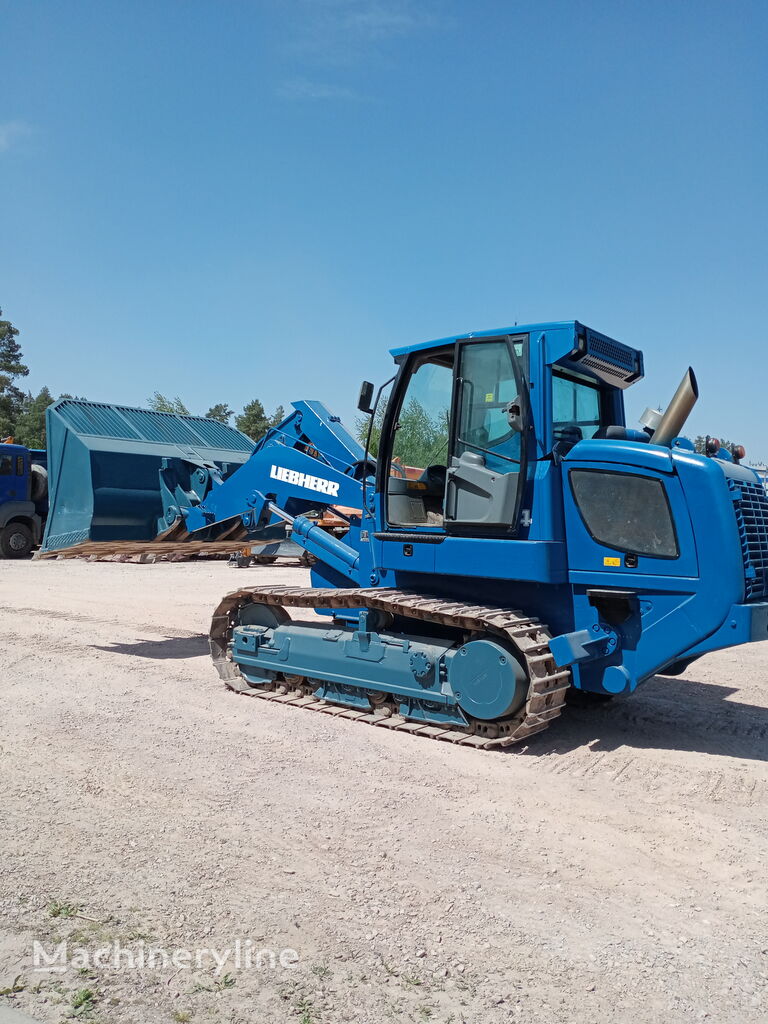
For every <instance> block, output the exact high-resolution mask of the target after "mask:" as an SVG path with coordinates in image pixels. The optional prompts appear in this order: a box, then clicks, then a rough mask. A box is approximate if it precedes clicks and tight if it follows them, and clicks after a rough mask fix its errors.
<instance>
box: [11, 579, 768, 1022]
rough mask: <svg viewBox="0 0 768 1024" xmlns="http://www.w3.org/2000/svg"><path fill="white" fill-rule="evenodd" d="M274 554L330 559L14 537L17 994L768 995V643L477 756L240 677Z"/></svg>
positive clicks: (607, 1009) (450, 1011)
mask: <svg viewBox="0 0 768 1024" xmlns="http://www.w3.org/2000/svg"><path fill="white" fill-rule="evenodd" d="M256 579H258V580H259V581H261V582H265V581H267V582H270V583H275V582H285V583H292V584H296V585H302V584H303V583H304V581H305V579H306V574H305V572H304V570H301V569H294V568H279V567H274V568H257V569H252V570H241V571H237V572H235V571H233V570H230V569H228V568H227V567H226V566H225V565H224V564H223V563H218V562H217V563H209V564H189V565H184V564H180V565H178V564H177V565H163V564H159V565H151V566H149V565H147V566H142V565H118V564H107V563H102V564H98V563H97V564H88V563H82V562H27V563H15V562H0V609H1V610H2V623H3V628H2V636H0V673H1V675H2V683H3V697H4V701H3V717H2V721H3V727H2V731H1V732H0V844H1V846H0V855H1V861H0V863H1V864H2V867H1V869H0V992H2V993H3V994H2V995H1V996H0V1008H1V1007H2V1006H3V1005H5V1006H6V1007H8V1006H12V1007H14V1008H16V1009H17V1010H21V1011H24V1012H26V1013H29V1014H31V1015H32V1016H34V1017H36V1018H37V1019H39V1020H40V1021H43V1022H46V1024H47V1022H59V1021H62V1020H65V1019H69V1018H70V1017H73V1018H77V1017H82V1018H83V1019H84V1020H86V1021H92V1022H95V1021H101V1022H104V1024H112V1022H114V1024H134V1022H136V1024H155V1022H171V1021H185V1020H189V1021H192V1022H194V1024H196V1022H210V1024H219V1022H229V1024H235V1022H241V1024H272V1022H284V1021H285V1022H297V1024H329V1022H337V1021H355V1022H366V1024H367V1022H375V1024H381V1022H386V1021H387V1020H390V1019H392V1020H404V1021H417V1022H418V1021H427V1020H431V1021H440V1022H446V1024H447V1022H449V1021H454V1022H457V1024H458V1022H460V1021H467V1022H472V1024H474V1022H478V1024H496V1022H500V1021H525V1022H542V1024H544V1022H546V1024H551V1022H560V1021H562V1022H574V1021H578V1022H582V1021H584V1022H591V1021H595V1022H597V1021H600V1022H606V1021H632V1022H633V1024H637V1022H643V1021H664V1022H665V1024H666V1022H670V1021H672V1022H674V1021H686V1022H689V1021H698V1020H711V1021H713V1022H717V1024H721V1022H729V1021H734V1022H739V1024H744V1022H751V1021H755V1022H757V1021H760V1022H763V1021H765V1020H766V1017H767V1013H766V1008H767V1005H768V999H767V997H766V983H767V981H768V933H767V932H766V871H765V863H766V838H767V832H768V828H767V826H768V816H767V815H766V791H767V787H768V769H767V767H766V734H768V693H766V685H765V684H766V682H767V681H768V679H767V677H768V644H761V645H752V646H750V647H746V648H741V649H738V650H736V651H733V652H725V653H720V654H716V655H710V656H708V657H707V658H705V659H702V660H701V661H700V662H698V663H697V664H695V665H693V666H691V668H690V669H689V673H688V675H686V676H684V677H680V678H678V679H662V678H657V679H655V680H652V681H651V682H649V683H647V684H645V686H644V687H643V688H642V689H641V691H640V692H639V693H638V694H636V695H635V696H634V697H632V698H628V699H627V700H616V701H613V702H611V703H610V704H608V705H605V706H603V707H601V708H600V709H599V710H589V711H587V710H576V709H570V710H569V712H568V713H567V717H564V718H563V719H561V721H560V722H559V723H557V724H556V725H555V726H554V727H553V728H552V729H551V730H550V731H549V732H548V733H546V734H545V735H543V736H540V737H536V738H535V739H534V741H532V742H531V744H530V745H529V746H528V747H527V748H525V749H523V750H515V751H510V752H504V753H484V752H477V751H473V750H462V749H457V748H455V747H452V746H449V745H448V744H441V743H436V742H434V741H428V740H424V739H418V738H415V737H410V736H405V735H397V734H393V733H390V732H388V731H386V730H379V729H371V728H370V727H368V726H362V725H355V724H354V723H351V722H347V721H343V720H338V719H335V718H330V717H328V716H325V715H317V714H312V713H310V712H306V711H298V710H294V709H291V708H286V707H281V706H273V705H270V704H266V703H264V702H260V701H253V700H250V699H249V698H247V697H239V696H236V695H234V694H231V693H229V692H228V691H227V690H225V689H224V688H223V687H222V686H221V684H220V683H219V681H218V679H217V678H216V676H215V673H214V672H213V669H212V667H211V665H210V663H209V660H208V654H207V645H206V641H205V638H204V634H205V632H206V631H207V627H208V620H209V618H210V613H211V610H212V608H213V607H214V606H215V604H216V603H217V602H218V599H219V598H220V596H221V595H222V594H223V593H225V592H226V591H228V590H231V589H234V588H235V587H237V586H241V585H244V584H247V582H248V581H249V580H254V581H255V580H256ZM65 939H66V940H67V942H68V945H67V950H68V955H69V958H70V959H69V966H68V967H67V969H66V971H64V972H63V973H44V972H36V971H35V970H34V965H33V956H32V951H33V943H34V942H35V941H37V942H39V943H40V944H41V945H42V946H43V948H44V949H45V950H46V951H47V952H48V953H49V954H50V952H51V950H52V949H53V947H54V946H56V944H58V943H59V942H62V941H63V940H65ZM237 940H240V943H241V946H240V960H239V965H238V963H236V962H234V957H235V955H236V954H235V953H234V952H232V953H230V958H229V960H227V962H226V963H225V964H224V965H223V967H221V968H220V969H218V971H217V964H216V962H215V961H214V960H213V958H212V954H208V953H200V954H199V957H200V962H199V964H197V963H196V962H195V960H194V957H195V956H197V955H198V954H197V953H196V952H195V951H197V950H204V949H212V950H215V951H216V952H217V955H218V956H219V957H220V958H221V957H223V956H224V955H225V951H226V950H227V949H230V950H232V949H233V948H234V947H235V943H236V942H237ZM249 942H250V943H251V945H248V943H249ZM100 948H103V949H106V950H107V953H106V954H104V955H103V956H102V960H106V961H107V963H106V966H102V967H101V968H99V967H98V966H96V965H95V964H94V963H93V953H94V951H96V950H98V949H100ZM116 948H117V949H122V951H123V952H122V954H121V957H122V959H121V960H120V963H121V967H120V968H119V969H116V968H115V967H114V966H110V962H111V958H113V957H114V951H115V949H116ZM159 948H161V949H163V950H165V951H166V953H167V954H168V955H169V956H170V955H171V954H172V953H174V951H181V952H180V953H178V954H177V957H176V960H175V961H174V962H172V963H168V964H166V965H163V964H162V963H161V962H160V960H161V958H160V955H159V954H155V962H154V965H153V966H148V965H146V963H145V967H144V969H131V968H130V966H129V964H128V960H127V953H130V954H131V955H133V956H134V957H135V958H136V959H139V956H140V953H141V951H142V950H143V951H144V953H145V958H148V956H149V952H150V951H151V950H156V949H159ZM185 950H187V951H189V956H190V957H191V961H190V962H186V960H185V954H184V951H185ZM246 950H249V951H250V952H251V954H252V966H251V967H250V968H249V967H247V966H245V951H246ZM126 951H127V952H126ZM291 951H292V952H291ZM257 953H258V954H259V956H258V957H257V956H256V954H257ZM281 956H282V958H283V963H282V965H281V962H280V957H281ZM9 990H11V991H9ZM1 1019H2V1011H1V1009H0V1020H1Z"/></svg>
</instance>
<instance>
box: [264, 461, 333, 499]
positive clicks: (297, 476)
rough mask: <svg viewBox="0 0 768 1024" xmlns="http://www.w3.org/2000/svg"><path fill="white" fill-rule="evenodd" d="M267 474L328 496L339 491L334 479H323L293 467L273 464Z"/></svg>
mask: <svg viewBox="0 0 768 1024" xmlns="http://www.w3.org/2000/svg"><path fill="white" fill-rule="evenodd" d="M269 475H270V476H271V477H272V478H273V479H274V480H282V481H283V482H284V483H286V484H294V486H296V487H306V488H308V489H309V490H310V491H319V493H320V494H327V495H328V497H329V498H335V497H336V496H337V495H338V493H339V485H338V484H337V483H336V481H335V480H324V479H323V478H322V477H321V476H310V474H309V473H299V472H298V471H297V470H295V469H286V468H285V466H273V467H272V472H271V473H270V474H269Z"/></svg>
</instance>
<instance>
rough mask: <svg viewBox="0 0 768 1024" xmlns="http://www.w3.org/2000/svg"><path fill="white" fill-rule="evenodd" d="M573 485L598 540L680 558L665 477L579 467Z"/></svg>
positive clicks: (633, 551) (652, 554)
mask: <svg viewBox="0 0 768 1024" xmlns="http://www.w3.org/2000/svg"><path fill="white" fill-rule="evenodd" d="M570 478H571V489H572V490H573V497H574V499H575V501H576V505H577V507H578V510H579V512H580V513H581V518H582V519H583V520H584V525H585V526H586V527H587V529H588V530H589V532H590V534H591V536H592V537H593V539H594V540H596V541H597V542H598V543H599V544H605V546H606V547H609V548H617V549H618V550H619V551H623V552H627V553H630V554H635V555H647V556H648V557H649V558H677V557H678V555H679V554H680V550H679V548H678V544H677V535H676V533H675V524H674V523H673V521H672V513H671V511H670V508H669V501H668V499H667V492H666V490H665V489H664V484H663V483H662V482H661V480H657V479H655V477H648V476H637V475H635V474H633V473H614V472H610V471H605V470H592V469H574V470H572V471H571V475H570Z"/></svg>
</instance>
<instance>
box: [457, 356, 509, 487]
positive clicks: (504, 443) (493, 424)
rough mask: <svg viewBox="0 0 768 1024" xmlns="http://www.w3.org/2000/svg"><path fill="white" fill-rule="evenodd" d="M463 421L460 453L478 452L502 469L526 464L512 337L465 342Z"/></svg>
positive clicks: (490, 465) (489, 465) (490, 464)
mask: <svg viewBox="0 0 768 1024" xmlns="http://www.w3.org/2000/svg"><path fill="white" fill-rule="evenodd" d="M459 387H460V389H461V394H460V396H459V410H460V411H459V425H458V431H457V436H456V450H455V452H454V454H455V455H456V456H461V455H463V454H464V453H465V452H476V453H478V454H480V455H483V456H484V457H485V466H486V468H487V469H492V470H494V471H496V472H498V473H512V472H517V471H518V470H519V468H520V441H521V433H520V431H521V415H522V414H521V409H520V405H519V395H518V393H517V391H518V387H517V382H516V381H515V373H514V370H513V368H512V357H511V356H510V353H509V346H508V344H507V342H506V341H501V342H500V341H491V342H488V343H483V342H474V343H472V344H467V345H463V346H462V350H461V356H460V360H459Z"/></svg>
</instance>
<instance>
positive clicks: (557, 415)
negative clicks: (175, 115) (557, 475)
mask: <svg viewBox="0 0 768 1024" xmlns="http://www.w3.org/2000/svg"><path fill="white" fill-rule="evenodd" d="M552 420H553V423H552V427H553V431H554V437H555V440H559V439H561V438H562V439H565V440H573V441H581V440H583V439H584V438H590V437H594V436H595V434H596V433H597V431H598V430H599V428H600V427H601V425H602V417H601V407H600V388H599V386H598V385H597V384H591V383H589V382H587V381H582V380H577V379H576V378H574V377H568V376H566V375H564V374H559V373H555V374H553V375H552Z"/></svg>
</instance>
